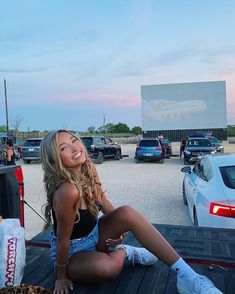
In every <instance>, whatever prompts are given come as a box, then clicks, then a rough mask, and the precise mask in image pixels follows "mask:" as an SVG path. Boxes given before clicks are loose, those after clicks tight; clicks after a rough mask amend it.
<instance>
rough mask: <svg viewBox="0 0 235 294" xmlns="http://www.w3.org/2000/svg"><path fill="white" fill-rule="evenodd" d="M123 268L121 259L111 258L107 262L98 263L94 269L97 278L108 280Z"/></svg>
mask: <svg viewBox="0 0 235 294" xmlns="http://www.w3.org/2000/svg"><path fill="white" fill-rule="evenodd" d="M122 268H123V261H122V260H120V261H119V260H118V259H113V260H111V259H110V261H109V262H105V263H100V264H99V266H98V268H97V269H96V272H97V275H98V278H99V279H100V280H104V281H105V280H109V279H113V278H115V277H117V276H118V275H119V273H120V272H121V270H122Z"/></svg>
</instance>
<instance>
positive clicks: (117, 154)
mask: <svg viewBox="0 0 235 294" xmlns="http://www.w3.org/2000/svg"><path fill="white" fill-rule="evenodd" d="M81 139H82V141H83V143H84V145H85V146H86V149H87V151H88V154H89V156H90V157H91V159H93V160H94V161H95V163H98V164H101V163H102V162H103V161H104V159H106V158H113V159H115V160H119V159H120V158H122V151H121V147H120V146H119V145H117V144H116V143H114V142H113V141H112V140H111V139H110V138H107V137H102V136H82V137H81Z"/></svg>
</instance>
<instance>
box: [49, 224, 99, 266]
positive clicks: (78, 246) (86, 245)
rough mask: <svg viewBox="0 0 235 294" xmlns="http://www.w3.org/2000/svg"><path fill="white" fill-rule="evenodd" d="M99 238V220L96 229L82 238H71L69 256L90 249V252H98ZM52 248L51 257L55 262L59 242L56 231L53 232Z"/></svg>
mask: <svg viewBox="0 0 235 294" xmlns="http://www.w3.org/2000/svg"><path fill="white" fill-rule="evenodd" d="M98 239H99V232H98V221H97V224H96V226H95V227H94V229H93V230H92V231H91V232H90V234H89V235H87V236H85V237H83V238H80V239H73V240H70V246H69V258H70V257H71V255H73V254H74V253H77V252H79V251H89V252H96V251H97V250H96V245H97V243H98ZM50 243H51V250H50V258H51V261H52V263H53V264H55V261H56V244H57V237H56V236H55V234H54V232H51V240H50Z"/></svg>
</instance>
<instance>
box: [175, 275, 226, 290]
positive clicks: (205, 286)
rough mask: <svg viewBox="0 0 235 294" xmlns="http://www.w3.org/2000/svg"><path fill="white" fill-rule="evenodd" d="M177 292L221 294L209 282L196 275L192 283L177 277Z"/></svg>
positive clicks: (203, 277)
mask: <svg viewBox="0 0 235 294" xmlns="http://www.w3.org/2000/svg"><path fill="white" fill-rule="evenodd" d="M177 290H178V292H179V293H180V294H223V292H221V291H220V290H219V289H217V288H216V287H215V286H214V284H213V283H212V281H211V280H209V279H208V278H207V277H205V276H201V275H196V277H195V278H194V280H193V281H191V280H189V279H186V278H184V277H179V276H177Z"/></svg>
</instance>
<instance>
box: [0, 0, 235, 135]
mask: <svg viewBox="0 0 235 294" xmlns="http://www.w3.org/2000/svg"><path fill="white" fill-rule="evenodd" d="M0 2H1V9H0V125H4V124H6V116H5V102H4V101H5V99H4V82H3V81H4V79H6V84H7V102H8V116H9V124H10V127H12V125H13V124H14V122H15V121H16V119H20V120H21V124H20V130H21V131H27V130H41V131H43V130H54V129H58V128H65V129H70V130H77V131H86V130H87V128H88V127H90V126H95V127H100V126H102V125H103V122H104V119H105V123H113V124H117V123H119V122H122V123H126V124H127V125H128V126H129V127H130V128H132V127H134V126H142V120H141V92H140V91H141V85H153V84H168V83H170V84H171V83H185V82H203V81H219V80H225V81H226V92H227V122H228V124H235V38H234V34H235V29H234V28H235V17H234V15H235V1H233V0H226V1H224V0H194V1H193V0H191V1H189V0H177V1H175V0H118V1H117V0H116V1H115V0H113V1H110V0H69V1H65V0H63V1H62V0H50V1H48V0H41V1H39V0H8V1H0Z"/></svg>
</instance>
